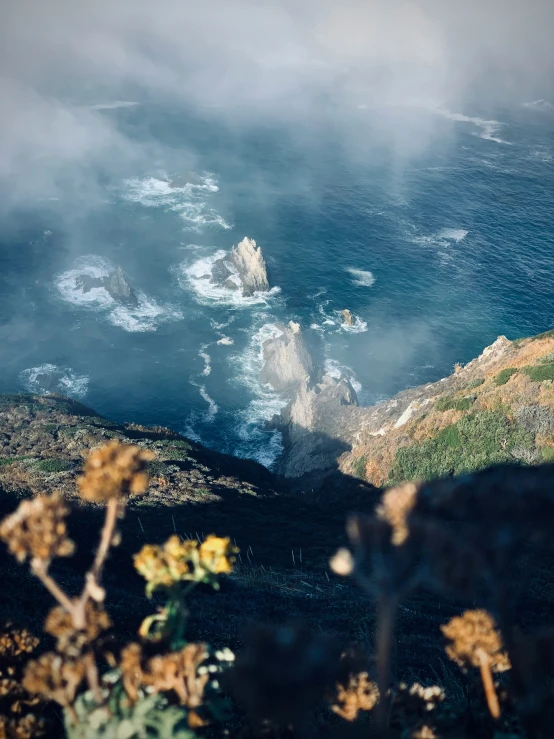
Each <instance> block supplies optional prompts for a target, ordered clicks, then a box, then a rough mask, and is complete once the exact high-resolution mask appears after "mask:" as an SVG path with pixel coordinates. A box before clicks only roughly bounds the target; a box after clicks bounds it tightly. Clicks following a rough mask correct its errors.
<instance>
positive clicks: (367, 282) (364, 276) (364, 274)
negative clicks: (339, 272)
mask: <svg viewBox="0 0 554 739" xmlns="http://www.w3.org/2000/svg"><path fill="white" fill-rule="evenodd" d="M345 269H346V271H347V272H348V273H349V274H351V275H352V277H353V278H354V279H353V280H352V282H353V283H354V285H357V286H358V287H371V286H372V285H373V284H374V283H375V277H374V275H373V272H369V271H368V270H363V269H356V268H355V267H345Z"/></svg>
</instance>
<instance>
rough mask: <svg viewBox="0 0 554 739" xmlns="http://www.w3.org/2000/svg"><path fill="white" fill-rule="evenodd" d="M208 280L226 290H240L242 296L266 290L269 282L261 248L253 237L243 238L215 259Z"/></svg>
mask: <svg viewBox="0 0 554 739" xmlns="http://www.w3.org/2000/svg"><path fill="white" fill-rule="evenodd" d="M206 276H207V277H208V278H209V280H210V282H211V283H212V284H214V285H219V286H220V287H225V288H226V289H227V290H242V294H243V295H244V297H250V296H251V295H253V294H254V293H256V292H267V291H268V290H269V282H268V279H267V270H266V266H265V261H264V258H263V256H262V250H261V248H260V247H259V246H256V242H255V241H254V240H253V239H248V238H246V237H245V238H244V239H243V240H242V241H241V242H240V243H239V244H238V245H237V246H234V247H233V248H232V249H231V251H230V253H229V254H226V255H225V256H223V257H221V259H217V260H216V261H215V262H214V263H213V265H212V270H211V274H210V275H206Z"/></svg>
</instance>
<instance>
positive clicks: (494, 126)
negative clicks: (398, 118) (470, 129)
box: [428, 106, 512, 146]
mask: <svg viewBox="0 0 554 739" xmlns="http://www.w3.org/2000/svg"><path fill="white" fill-rule="evenodd" d="M428 109H429V110H431V112H433V113H436V114H437V115H440V116H442V117H443V118H447V119H448V120H449V121H455V122H459V123H471V124H473V125H474V126H477V128H479V129H481V131H480V133H475V134H474V135H475V136H479V138H482V139H485V140H486V141H494V142H495V143H497V144H507V145H508V146H511V145H512V144H511V143H510V142H509V141H505V140H504V139H501V138H500V137H499V136H497V135H496V134H497V132H498V131H499V130H500V129H501V128H502V127H503V126H505V125H506V124H505V123H502V122H501V121H495V120H486V119H484V118H479V117H478V116H469V115H464V114H463V113H454V112H452V111H451V110H448V109H447V108H442V107H440V106H438V107H434V106H431V107H429V108H428Z"/></svg>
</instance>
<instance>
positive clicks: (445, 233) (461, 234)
mask: <svg viewBox="0 0 554 739" xmlns="http://www.w3.org/2000/svg"><path fill="white" fill-rule="evenodd" d="M468 233H469V231H467V230H466V229H463V228H441V229H440V231H436V232H435V233H433V234H419V235H416V236H414V235H410V241H411V242H412V244H418V245H419V246H433V247H440V248H443V249H445V248H448V246H449V245H451V244H452V243H455V244H459V243H460V242H461V241H463V240H464V239H465V237H466V236H467V235H468Z"/></svg>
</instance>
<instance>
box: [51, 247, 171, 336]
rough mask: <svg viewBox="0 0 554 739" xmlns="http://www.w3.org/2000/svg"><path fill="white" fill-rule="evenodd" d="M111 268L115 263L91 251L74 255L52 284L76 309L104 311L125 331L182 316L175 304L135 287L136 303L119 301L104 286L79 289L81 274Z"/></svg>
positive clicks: (103, 273)
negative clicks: (74, 257)
mask: <svg viewBox="0 0 554 739" xmlns="http://www.w3.org/2000/svg"><path fill="white" fill-rule="evenodd" d="M114 269H115V265H114V264H112V263H111V262H110V261H109V260H108V259H105V258H103V257H99V256H97V255H94V254H92V255H88V256H86V257H80V258H79V259H77V260H76V262H75V266H74V268H73V269H69V270H67V271H66V272H62V274H60V275H58V277H57V278H56V279H55V281H54V284H55V287H56V288H57V290H58V293H59V296H60V297H61V298H62V300H64V301H65V302H67V303H71V304H72V305H74V306H75V307H77V308H80V309H84V310H89V311H94V312H98V313H101V312H104V313H106V317H107V319H108V321H109V322H110V323H111V324H112V325H114V326H119V327H120V328H123V329H124V330H125V331H129V332H137V331H155V330H156V329H157V328H158V326H159V325H160V324H162V323H166V322H168V321H177V320H181V319H182V318H183V314H182V312H181V311H180V310H178V309H177V308H175V307H173V306H171V305H160V304H159V303H158V302H157V301H155V300H154V299H153V298H150V297H148V296H147V295H145V293H143V292H141V291H139V290H136V291H135V295H136V297H137V301H138V304H137V305H136V306H128V305H123V304H121V303H120V302H118V301H117V300H115V299H114V298H113V297H112V296H111V295H110V294H109V292H108V291H107V290H106V289H105V288H104V287H92V288H91V289H90V290H88V291H87V292H85V291H84V290H83V288H82V284H81V281H82V278H83V277H93V278H103V277H107V276H108V275H109V274H110V273H111V272H113V270H114Z"/></svg>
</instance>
